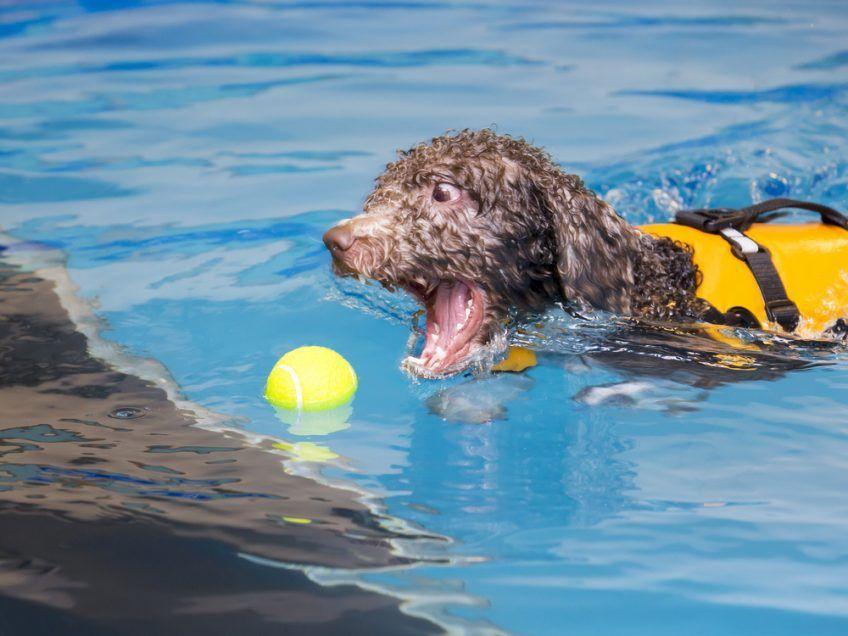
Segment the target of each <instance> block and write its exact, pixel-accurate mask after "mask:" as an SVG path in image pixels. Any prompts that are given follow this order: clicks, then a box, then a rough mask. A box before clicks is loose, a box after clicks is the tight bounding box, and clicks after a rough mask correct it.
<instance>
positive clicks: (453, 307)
mask: <svg viewBox="0 0 848 636" xmlns="http://www.w3.org/2000/svg"><path fill="white" fill-rule="evenodd" d="M469 293H470V292H469V289H468V287H467V286H466V285H465V284H463V283H456V284H454V285H448V284H446V283H442V284H441V285H439V289H438V290H437V291H436V303H435V307H434V309H435V311H436V320H437V321H438V323H439V328H440V329H441V331H440V333H439V342H440V343H442V346H443V348H444V349H447V347H446V346H445V345H449V344H450V342H451V341H452V340H453V338H454V336H455V335H456V334H457V332H458V331H459V329H460V327H461V326H462V324H463V323H464V322H465V319H466V318H467V315H466V313H465V309H466V303H467V302H468V296H469Z"/></svg>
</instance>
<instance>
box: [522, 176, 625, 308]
mask: <svg viewBox="0 0 848 636" xmlns="http://www.w3.org/2000/svg"><path fill="white" fill-rule="evenodd" d="M561 177H562V178H560V179H555V180H554V181H555V183H549V184H547V185H548V187H545V188H539V189H538V193H539V195H538V196H539V201H540V203H541V206H542V208H543V214H545V215H546V217H547V218H548V219H549V222H550V228H551V235H552V240H553V244H554V245H553V249H554V251H555V255H554V257H555V260H556V273H557V275H558V277H559V283H560V287H561V290H562V293H563V296H564V297H565V299H567V300H578V301H583V302H587V303H589V304H590V305H592V306H593V307H596V308H598V309H604V310H607V311H612V312H615V313H622V314H627V313H630V310H631V307H630V298H631V292H632V289H633V269H634V258H635V256H636V254H637V250H638V247H639V246H638V238H637V237H638V234H637V232H635V231H634V229H633V228H631V227H630V225H628V223H627V222H626V221H625V220H624V219H622V218H621V217H620V216H619V215H618V213H616V211H615V210H613V208H612V206H610V205H609V204H608V203H606V202H605V201H603V200H601V199H600V198H598V197H597V196H596V195H595V193H593V192H592V191H590V190H588V189H587V188H585V187H584V186H583V184H582V182H581V181H580V180H579V179H578V178H577V177H573V176H572V175H561ZM551 186H553V187H551Z"/></svg>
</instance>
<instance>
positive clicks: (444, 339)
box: [405, 281, 486, 377]
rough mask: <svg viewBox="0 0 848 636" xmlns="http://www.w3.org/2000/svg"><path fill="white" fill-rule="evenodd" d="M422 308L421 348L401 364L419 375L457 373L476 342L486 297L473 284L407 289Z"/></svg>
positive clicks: (409, 287) (461, 283) (442, 284)
mask: <svg viewBox="0 0 848 636" xmlns="http://www.w3.org/2000/svg"><path fill="white" fill-rule="evenodd" d="M407 289H409V290H410V291H411V292H412V293H413V295H415V296H416V297H417V298H418V299H419V301H421V303H422V304H423V305H424V309H425V311H426V313H427V330H426V337H425V341H424V349H423V350H422V351H421V355H419V356H418V357H417V358H415V357H409V358H407V359H406V361H405V364H406V365H407V366H408V367H410V368H411V370H412V371H414V372H416V373H418V374H419V375H424V376H431V377H439V376H444V375H448V374H450V373H454V372H456V371H458V370H460V369H461V368H462V366H463V363H464V361H465V360H466V358H468V357H469V355H470V354H471V353H472V352H473V350H474V348H475V347H476V346H478V345H479V344H480V343H479V342H478V341H479V338H477V336H479V334H480V331H481V329H482V327H483V318H484V316H485V314H486V294H485V292H484V291H483V290H482V289H481V288H480V287H479V286H478V285H475V284H473V283H467V282H463V281H442V282H440V283H439V284H438V285H436V286H435V287H434V288H430V289H425V288H423V287H421V286H418V285H411V286H408V287H407Z"/></svg>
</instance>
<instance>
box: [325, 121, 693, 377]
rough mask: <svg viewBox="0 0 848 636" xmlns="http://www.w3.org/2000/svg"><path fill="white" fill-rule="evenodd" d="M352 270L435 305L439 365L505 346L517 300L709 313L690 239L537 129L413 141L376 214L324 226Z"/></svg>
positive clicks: (342, 269) (456, 366)
mask: <svg viewBox="0 0 848 636" xmlns="http://www.w3.org/2000/svg"><path fill="white" fill-rule="evenodd" d="M324 242H325V244H326V245H327V247H328V248H329V250H330V251H331V253H332V255H333V268H334V271H335V272H336V274H338V275H362V276H365V277H367V278H371V279H374V280H376V281H378V282H380V283H382V284H383V285H384V286H386V287H388V288H390V289H394V288H401V289H404V290H407V291H408V292H410V293H411V294H412V295H413V296H415V297H416V298H417V299H418V301H419V302H420V303H421V304H422V305H423V306H424V308H425V309H426V313H427V327H426V340H425V345H424V349H423V351H422V352H421V354H420V356H419V357H417V358H413V357H410V358H407V360H406V361H405V363H404V364H405V366H406V368H408V369H409V370H410V371H412V372H414V373H417V374H419V375H422V376H427V377H441V376H445V375H450V374H452V373H456V372H458V371H460V370H462V369H464V368H466V367H468V366H469V365H471V364H472V363H473V362H474V361H475V360H478V359H480V358H481V353H482V352H484V351H491V350H492V349H493V348H498V347H501V348H502V347H503V345H504V343H505V338H504V337H503V336H504V334H505V323H506V321H507V319H508V318H509V317H510V316H511V315H512V314H513V313H515V312H518V313H521V312H540V311H543V310H544V309H545V308H547V307H549V306H551V305H553V304H556V303H564V302H569V303H575V302H576V303H579V304H584V305H589V306H591V307H595V308H598V309H602V310H607V311H611V312H615V313H618V314H624V315H632V316H637V317H642V318H649V319H656V320H678V319H693V318H697V317H699V316H701V315H703V313H704V312H705V311H707V309H708V305H707V304H706V303H705V302H704V301H703V300H700V299H699V298H697V297H696V296H695V290H696V288H697V284H698V276H699V273H698V269H697V267H696V266H695V264H694V263H693V261H692V258H691V252H690V251H689V250H688V248H687V247H685V246H683V245H680V244H676V243H674V242H672V241H671V240H670V239H667V238H657V237H654V236H650V235H648V234H645V233H643V232H641V231H639V230H638V229H636V228H635V227H632V226H631V225H629V224H628V223H627V222H626V221H625V220H624V219H622V218H621V217H620V216H619V215H618V214H617V213H616V212H615V210H613V209H612V207H610V206H609V205H608V204H607V203H605V202H604V201H602V200H601V199H600V198H598V196H597V195H596V194H595V193H594V192H592V191H591V190H589V189H588V188H586V186H585V185H584V184H583V182H582V181H581V180H580V179H579V178H578V177H576V176H574V175H571V174H566V173H564V172H563V171H562V170H561V169H560V168H559V167H558V166H557V165H556V164H555V163H554V161H553V160H552V159H551V157H550V156H549V155H548V154H547V153H546V152H544V151H543V150H540V149H539V148H535V147H533V146H531V145H530V144H529V143H527V142H526V141H524V140H523V139H516V138H512V137H509V136H506V135H498V134H496V133H494V132H493V131H491V130H480V131H471V130H464V131H462V132H459V133H456V134H449V135H444V136H442V137H436V138H435V139H433V140H432V141H430V142H429V143H427V144H420V145H418V146H415V147H414V148H412V149H410V150H408V151H406V152H401V153H400V154H399V158H398V160H397V161H395V162H394V163H391V164H389V165H388V166H387V168H386V171H385V172H384V173H383V174H382V175H381V176H380V177H378V179H377V182H376V187H375V188H374V191H373V192H372V193H371V195H370V196H369V197H368V199H367V200H366V201H365V207H364V213H363V214H360V215H359V216H357V217H355V218H353V219H350V220H346V221H342V222H341V223H339V224H338V225H336V226H335V227H333V228H331V229H330V230H329V231H328V232H327V233H326V234H325V235H324Z"/></svg>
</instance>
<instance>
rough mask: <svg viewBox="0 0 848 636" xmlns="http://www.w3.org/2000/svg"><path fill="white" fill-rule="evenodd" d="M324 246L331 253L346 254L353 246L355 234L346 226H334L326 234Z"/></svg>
mask: <svg viewBox="0 0 848 636" xmlns="http://www.w3.org/2000/svg"><path fill="white" fill-rule="evenodd" d="M324 245H326V246H327V249H328V250H330V251H331V252H345V251H347V250H348V249H350V246H351V245H353V232H352V231H351V229H350V228H349V227H348V226H347V224H345V225H334V226H333V227H331V228H330V229H329V230H327V231H326V232H325V233H324Z"/></svg>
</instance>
